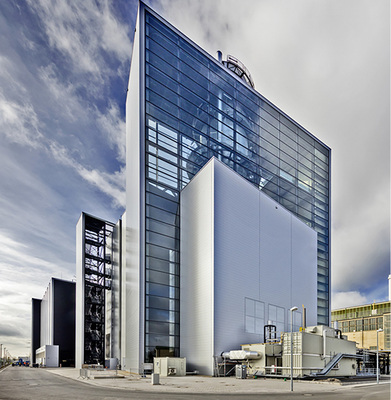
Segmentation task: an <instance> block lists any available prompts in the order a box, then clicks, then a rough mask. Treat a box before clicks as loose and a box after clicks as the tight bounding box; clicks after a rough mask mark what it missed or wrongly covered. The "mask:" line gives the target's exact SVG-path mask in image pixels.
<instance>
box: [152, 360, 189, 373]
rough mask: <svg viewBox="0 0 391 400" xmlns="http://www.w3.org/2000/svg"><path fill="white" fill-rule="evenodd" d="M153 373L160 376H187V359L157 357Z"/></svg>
mask: <svg viewBox="0 0 391 400" xmlns="http://www.w3.org/2000/svg"><path fill="white" fill-rule="evenodd" d="M153 372H154V373H155V374H159V375H160V376H185V375H186V357H155V358H154V359H153Z"/></svg>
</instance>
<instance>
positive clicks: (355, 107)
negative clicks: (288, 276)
mask: <svg viewBox="0 0 391 400" xmlns="http://www.w3.org/2000/svg"><path fill="white" fill-rule="evenodd" d="M158 4H159V9H161V10H163V15H164V16H166V17H167V18H168V19H169V21H170V22H172V23H173V25H174V26H176V27H178V28H179V29H180V30H181V31H182V32H184V33H185V34H186V35H187V36H189V37H190V38H191V39H192V40H194V41H195V42H196V43H197V44H199V45H200V46H201V47H202V48H205V49H206V50H207V51H208V52H209V53H210V54H212V55H213V56H214V55H215V54H216V50H218V49H220V50H222V51H223V53H224V54H225V55H226V54H233V55H235V56H237V57H238V58H239V59H240V60H241V61H242V62H243V63H244V64H245V65H246V66H247V68H248V69H249V70H250V72H251V74H252V77H253V78H254V81H255V87H256V89H257V90H258V91H259V92H260V93H261V94H263V95H264V96H265V97H267V98H268V99H269V100H270V101H272V102H273V103H275V104H276V105H277V106H278V107H280V108H281V109H282V110H283V111H285V112H287V114H288V115H290V116H291V117H292V118H293V119H295V120H296V121H298V122H299V123H300V124H302V125H303V126H304V127H305V128H307V129H308V130H309V131H310V132H311V133H313V134H314V135H315V136H316V137H318V138H319V139H320V140H322V141H323V142H324V143H326V144H327V145H328V146H330V147H331V149H332V165H331V170H332V181H331V196H332V205H331V211H330V213H331V221H332V230H331V243H330V245H331V247H332V250H331V256H332V260H331V278H332V288H333V290H335V291H341V292H344V293H345V292H350V291H355V290H357V291H359V292H360V293H361V295H362V296H364V297H365V296H367V295H368V296H369V295H371V293H374V292H373V291H374V290H375V289H376V293H378V294H381V293H385V292H386V290H385V289H384V288H386V286H387V276H388V273H389V271H390V73H389V70H390V35H389V26H390V22H389V21H390V20H389V3H388V2H385V1H379V2H376V3H368V2H367V1H365V0H364V1H361V0H358V1H354V2H353V1H350V0H347V1H344V2H330V1H327V0H325V1H324V0H319V1H316V2H313V1H308V0H296V1H294V2H292V1H286V0H275V1H253V0H243V1H242V2H241V3H240V6H238V4H237V2H235V1H234V0H219V1H213V2H211V1H201V0H200V1H191V0H161V1H159V3H158ZM194 16H197V17H196V18H195V17H194ZM382 288H383V289H382ZM371 297H372V295H371ZM381 299H382V298H380V299H379V300H381ZM357 301H359V298H357Z"/></svg>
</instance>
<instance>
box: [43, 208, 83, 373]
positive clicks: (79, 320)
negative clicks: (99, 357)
mask: <svg viewBox="0 0 391 400" xmlns="http://www.w3.org/2000/svg"><path fill="white" fill-rule="evenodd" d="M83 232H84V213H82V214H81V216H80V218H79V221H78V222H77V225H76V317H75V318H76V321H75V323H76V328H75V329H76V337H75V341H76V343H75V347H76V348H75V366H76V368H81V367H82V365H83V364H84V259H83V258H84V251H83V250H84V237H83ZM41 345H42V343H41Z"/></svg>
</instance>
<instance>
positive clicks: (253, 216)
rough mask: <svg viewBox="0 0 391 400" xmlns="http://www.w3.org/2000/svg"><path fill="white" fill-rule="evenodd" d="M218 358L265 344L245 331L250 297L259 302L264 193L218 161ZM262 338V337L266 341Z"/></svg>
mask: <svg viewBox="0 0 391 400" xmlns="http://www.w3.org/2000/svg"><path fill="white" fill-rule="evenodd" d="M212 163H213V165H214V173H215V179H214V193H215V198H214V210H215V211H214V212H215V219H214V223H215V254H214V262H215V264H214V272H215V285H214V288H215V318H214V322H215V334H214V338H215V355H220V354H221V352H222V351H227V350H233V349H239V348H240V344H242V343H254V342H255V343H256V342H260V341H261V335H259V334H256V333H248V332H246V329H245V297H248V298H251V299H255V300H259V283H258V282H259V198H258V196H259V192H258V190H257V188H255V187H253V186H252V185H251V184H249V183H248V182H247V181H245V180H244V179H243V178H242V177H241V176H239V175H238V174H237V173H235V172H234V171H232V170H231V169H229V168H228V167H227V166H225V165H223V164H222V163H221V162H219V161H218V160H216V159H213V160H212ZM262 336H263V335H262Z"/></svg>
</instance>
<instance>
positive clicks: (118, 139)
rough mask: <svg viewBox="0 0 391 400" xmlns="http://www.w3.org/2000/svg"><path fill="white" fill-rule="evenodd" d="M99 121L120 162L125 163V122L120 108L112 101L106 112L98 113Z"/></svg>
mask: <svg viewBox="0 0 391 400" xmlns="http://www.w3.org/2000/svg"><path fill="white" fill-rule="evenodd" d="M97 121H98V124H99V125H100V127H101V129H102V131H103V132H105V133H106V135H107V138H108V141H109V143H110V144H111V146H112V148H114V149H115V150H116V152H117V154H118V161H119V162H121V163H125V143H126V141H125V132H126V128H125V121H124V119H123V118H121V116H120V111H119V107H118V105H117V104H114V103H113V102H112V101H110V102H109V107H108V109H107V110H106V112H105V113H104V114H103V113H100V112H97Z"/></svg>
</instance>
